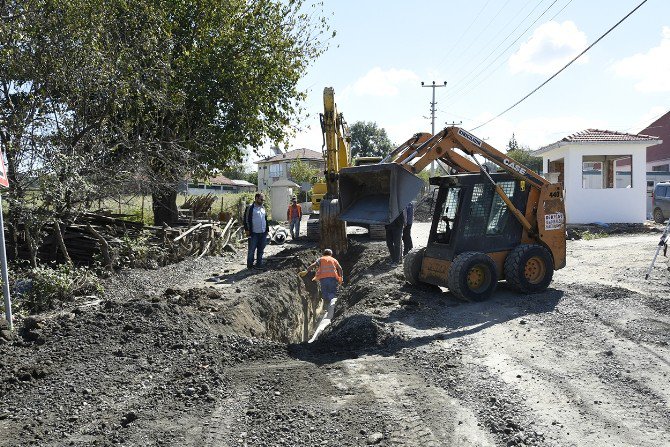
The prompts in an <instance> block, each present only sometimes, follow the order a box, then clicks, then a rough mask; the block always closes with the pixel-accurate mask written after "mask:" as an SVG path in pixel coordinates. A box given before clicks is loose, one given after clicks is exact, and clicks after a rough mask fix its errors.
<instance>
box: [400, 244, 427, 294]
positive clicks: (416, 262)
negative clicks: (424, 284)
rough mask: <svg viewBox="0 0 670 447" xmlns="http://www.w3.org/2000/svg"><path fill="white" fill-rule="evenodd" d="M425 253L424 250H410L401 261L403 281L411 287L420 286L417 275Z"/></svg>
mask: <svg viewBox="0 0 670 447" xmlns="http://www.w3.org/2000/svg"><path fill="white" fill-rule="evenodd" d="M425 253H426V249H425V248H415V249H413V250H410V251H409V252H408V253H407V254H406V255H405V259H403V261H402V271H403V273H404V274H405V280H406V281H407V282H408V283H410V284H411V285H413V286H418V285H419V284H421V281H419V273H421V263H422V262H423V256H424V254H425Z"/></svg>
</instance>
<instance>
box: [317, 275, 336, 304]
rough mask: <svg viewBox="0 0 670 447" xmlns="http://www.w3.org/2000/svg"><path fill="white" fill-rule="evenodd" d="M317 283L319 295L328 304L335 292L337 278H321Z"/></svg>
mask: <svg viewBox="0 0 670 447" xmlns="http://www.w3.org/2000/svg"><path fill="white" fill-rule="evenodd" d="M319 283H321V296H322V297H323V300H324V301H326V304H328V303H329V302H330V300H332V299H333V298H335V295H336V294H337V285H338V282H337V279H336V278H321V279H320V280H319Z"/></svg>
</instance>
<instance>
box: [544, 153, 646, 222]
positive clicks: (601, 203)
mask: <svg viewBox="0 0 670 447" xmlns="http://www.w3.org/2000/svg"><path fill="white" fill-rule="evenodd" d="M588 155H598V156H604V155H631V156H632V169H631V172H632V176H633V178H632V180H633V181H632V187H630V188H603V189H589V188H584V187H583V178H582V161H583V157H584V156H588ZM542 157H543V159H544V160H543V161H544V165H545V169H546V166H547V160H549V159H550V160H557V159H560V158H563V159H564V163H565V173H564V174H565V183H564V185H563V186H564V190H565V210H566V219H567V223H569V224H587V223H593V222H604V223H642V222H644V221H645V219H646V194H647V178H646V146H644V145H640V144H582V145H571V146H563V147H561V148H558V149H555V150H553V151H550V152H547V153H545V154H542Z"/></svg>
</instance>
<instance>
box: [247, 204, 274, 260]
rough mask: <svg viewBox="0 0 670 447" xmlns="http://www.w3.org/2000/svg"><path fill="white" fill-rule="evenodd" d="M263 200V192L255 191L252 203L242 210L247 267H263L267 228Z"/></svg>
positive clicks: (266, 216)
mask: <svg viewBox="0 0 670 447" xmlns="http://www.w3.org/2000/svg"><path fill="white" fill-rule="evenodd" d="M264 200H265V198H264V197H263V194H261V193H257V194H256V196H255V198H254V201H253V203H251V205H249V206H248V207H247V208H246V209H245V210H244V219H243V220H244V232H245V234H246V235H247V236H248V237H249V249H248V252H247V268H248V269H251V268H255V269H257V270H262V268H263V250H265V241H266V238H267V235H268V229H269V225H268V215H267V212H266V211H265V207H264V206H263V202H264ZM254 252H256V265H254Z"/></svg>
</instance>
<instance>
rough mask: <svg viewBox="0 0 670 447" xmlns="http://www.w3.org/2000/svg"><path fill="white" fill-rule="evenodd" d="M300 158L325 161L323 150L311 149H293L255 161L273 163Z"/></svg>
mask: <svg viewBox="0 0 670 447" xmlns="http://www.w3.org/2000/svg"><path fill="white" fill-rule="evenodd" d="M296 158H300V159H301V160H319V161H323V154H322V153H321V152H316V151H313V150H311V149H305V148H302V149H293V150H292V151H288V152H286V153H284V154H279V155H273V156H271V157H267V158H264V159H262V160H258V161H255V162H254V163H256V164H258V163H273V162H277V161H286V160H295V159H296Z"/></svg>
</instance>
